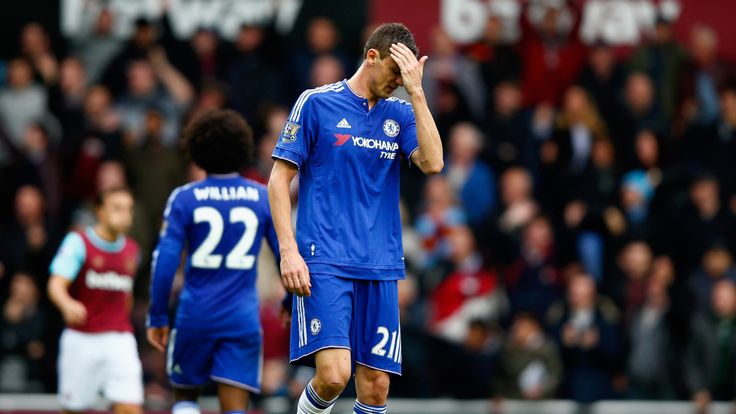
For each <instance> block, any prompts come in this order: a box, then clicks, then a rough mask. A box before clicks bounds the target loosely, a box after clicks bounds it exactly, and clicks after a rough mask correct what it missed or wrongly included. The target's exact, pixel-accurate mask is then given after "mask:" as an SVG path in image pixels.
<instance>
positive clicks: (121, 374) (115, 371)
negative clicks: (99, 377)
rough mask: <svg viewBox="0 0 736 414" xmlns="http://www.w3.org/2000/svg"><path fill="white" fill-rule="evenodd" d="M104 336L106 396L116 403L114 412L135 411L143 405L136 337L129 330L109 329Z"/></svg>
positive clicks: (141, 379)
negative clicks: (110, 331) (111, 330)
mask: <svg viewBox="0 0 736 414" xmlns="http://www.w3.org/2000/svg"><path fill="white" fill-rule="evenodd" d="M105 338H106V341H105V342H106V343H105V352H106V358H105V368H104V369H103V371H105V383H104V389H103V391H104V394H105V398H107V399H108V400H110V401H112V402H113V403H114V404H116V405H117V410H116V412H118V410H119V411H120V412H123V413H129V412H131V410H133V411H135V407H136V406H140V405H141V404H143V369H142V368H141V359H140V357H139V356H138V345H137V344H136V342H135V337H133V334H132V333H129V332H112V333H109V334H106V335H105ZM131 407H132V408H131Z"/></svg>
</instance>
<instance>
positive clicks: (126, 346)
mask: <svg viewBox="0 0 736 414" xmlns="http://www.w3.org/2000/svg"><path fill="white" fill-rule="evenodd" d="M58 371H59V403H60V404H61V407H62V408H64V409H66V410H69V411H80V410H87V409H89V408H91V407H92V406H94V405H95V403H96V402H97V401H98V399H99V397H100V393H102V396H104V397H105V398H106V399H107V400H109V401H110V402H112V403H124V404H142V403H143V370H142V368H141V360H140V358H139V357H138V347H137V345H136V342H135V337H133V334H131V333H129V332H102V333H85V332H79V331H75V330H73V329H64V332H62V334H61V340H60V344H59V361H58Z"/></svg>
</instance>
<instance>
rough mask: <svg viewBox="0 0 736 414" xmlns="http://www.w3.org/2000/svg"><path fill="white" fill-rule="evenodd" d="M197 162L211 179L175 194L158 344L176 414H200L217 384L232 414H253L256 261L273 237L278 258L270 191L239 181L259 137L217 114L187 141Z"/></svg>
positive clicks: (152, 321)
mask: <svg viewBox="0 0 736 414" xmlns="http://www.w3.org/2000/svg"><path fill="white" fill-rule="evenodd" d="M184 140H185V141H186V143H187V150H188V152H189V155H190V157H191V158H192V161H194V163H195V164H197V165H198V166H199V167H201V168H202V169H204V170H205V171H206V172H207V178H205V179H204V180H202V181H197V182H194V183H191V184H187V185H185V186H183V187H179V188H177V189H176V190H174V192H172V193H171V196H170V197H169V201H168V204H167V206H166V211H164V223H163V228H162V230H161V238H160V240H159V242H158V246H157V247H156V251H155V252H154V256H153V279H152V281H151V308H150V311H149V313H148V341H149V342H150V343H151V344H152V345H153V346H154V347H156V348H158V349H159V350H161V351H163V350H164V347H166V346H167V344H168V352H167V354H168V355H167V371H168V374H169V378H170V380H171V384H172V385H173V387H174V399H175V403H174V407H173V412H174V414H193V413H199V411H200V410H199V406H198V405H197V398H198V396H199V389H200V387H201V386H202V385H204V384H205V383H207V382H208V381H210V380H212V381H214V382H215V383H217V393H218V397H219V400H220V408H221V410H222V412H224V413H230V414H235V413H244V412H245V409H246V406H247V403H248V392H259V391H260V388H261V384H260V383H261V365H262V355H263V352H262V351H263V350H262V336H261V323H260V318H259V312H258V296H257V294H256V288H255V282H256V269H257V266H256V264H257V263H256V258H257V257H258V252H259V251H260V248H261V240H263V237H266V239H267V240H268V242H269V243H270V245H271V247H272V249H273V251H274V252H276V253H278V249H277V243H278V241H277V239H276V233H275V232H274V230H273V225H272V223H271V212H270V209H269V206H268V195H267V194H266V188H265V186H263V185H261V184H258V183H256V182H254V181H251V180H247V179H245V178H243V177H241V176H240V175H239V174H238V171H242V169H243V168H244V167H246V166H247V163H248V160H249V158H250V153H251V151H252V147H253V142H252V132H251V130H250V128H249V127H248V126H247V124H246V123H245V120H243V118H242V117H240V116H239V115H238V114H236V113H235V112H233V111H211V112H206V113H204V114H202V115H200V116H199V117H197V118H195V119H194V120H193V121H192V122H191V123H190V124H189V125H188V126H187V128H186V130H185V131H184ZM184 249H186V251H187V254H188V257H187V263H186V268H185V271H184V288H183V290H182V292H181V294H180V296H179V307H178V310H177V315H176V321H175V323H174V329H172V330H171V333H170V334H169V326H170V325H169V318H168V302H169V295H170V293H171V283H172V281H173V279H174V275H175V274H176V271H177V269H178V268H179V263H180V259H181V253H182V251H184Z"/></svg>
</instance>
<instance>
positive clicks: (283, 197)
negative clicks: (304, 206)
mask: <svg viewBox="0 0 736 414" xmlns="http://www.w3.org/2000/svg"><path fill="white" fill-rule="evenodd" d="M292 178H293V177H289V175H288V174H284V172H283V171H279V169H278V168H277V166H274V171H273V172H272V173H271V178H270V179H269V181H268V202H269V204H270V206H271V216H272V218H273V227H274V230H275V231H276V237H277V238H278V241H279V251H280V252H282V253H283V252H284V251H287V250H290V249H297V246H296V238H295V236H294V229H293V228H292V227H291V197H290V195H289V185H290V184H291V179H292Z"/></svg>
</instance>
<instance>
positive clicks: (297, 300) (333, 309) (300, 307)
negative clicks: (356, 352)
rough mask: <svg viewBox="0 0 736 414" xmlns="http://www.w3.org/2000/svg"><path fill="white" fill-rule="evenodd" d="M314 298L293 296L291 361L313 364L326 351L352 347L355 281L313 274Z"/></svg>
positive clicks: (312, 296) (312, 295)
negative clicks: (351, 334)
mask: <svg viewBox="0 0 736 414" xmlns="http://www.w3.org/2000/svg"><path fill="white" fill-rule="evenodd" d="M311 283H312V288H311V290H312V294H311V296H305V297H299V296H294V299H293V304H292V305H293V306H292V323H291V335H290V342H291V345H290V357H291V361H292V362H295V361H299V363H303V364H306V365H312V363H313V362H314V354H315V353H317V352H320V351H322V350H325V349H332V348H342V349H349V348H350V326H351V323H352V314H353V281H352V280H349V279H343V278H339V277H336V276H330V275H322V274H312V275H311Z"/></svg>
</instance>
